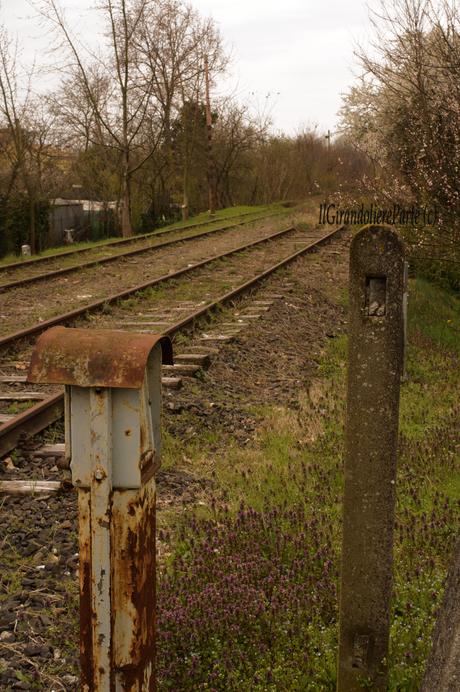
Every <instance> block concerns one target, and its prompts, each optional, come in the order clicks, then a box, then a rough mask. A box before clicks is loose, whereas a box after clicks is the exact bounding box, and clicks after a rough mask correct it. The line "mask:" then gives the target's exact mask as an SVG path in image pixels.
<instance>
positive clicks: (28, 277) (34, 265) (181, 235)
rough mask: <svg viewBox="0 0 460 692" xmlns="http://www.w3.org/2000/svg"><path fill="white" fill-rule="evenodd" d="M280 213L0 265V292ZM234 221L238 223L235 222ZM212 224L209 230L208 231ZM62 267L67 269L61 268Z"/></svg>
mask: <svg viewBox="0 0 460 692" xmlns="http://www.w3.org/2000/svg"><path fill="white" fill-rule="evenodd" d="M281 213H286V212H285V211H284V212H279V211H278V212H276V213H273V212H272V213H269V214H260V212H259V213H257V214H254V213H253V214H251V215H249V214H247V213H246V214H242V215H241V216H238V217H224V218H220V219H212V220H210V221H205V222H202V223H195V224H191V225H189V226H181V227H180V228H173V229H169V230H167V231H161V232H159V233H147V234H144V235H140V236H135V237H134V238H122V239H118V240H115V241H113V242H111V243H104V244H102V245H101V244H99V245H95V246H94V247H88V248H80V249H78V250H73V251H72V250H70V251H66V252H62V253H59V254H56V255H48V256H45V257H38V258H34V259H31V260H27V261H25V262H16V263H13V264H9V265H5V266H3V267H2V266H1V265H0V277H1V278H0V292H4V291H8V290H11V289H13V288H18V287H20V286H25V285H27V284H30V283H35V282H37V281H46V280H50V279H53V278H56V277H62V276H66V275H68V274H71V273H72V272H76V271H79V270H82V269H88V268H90V267H94V266H97V265H100V264H106V263H109V262H116V261H117V260H119V259H123V258H127V257H133V256H135V255H139V254H142V253H144V252H149V251H151V250H159V249H161V248H164V247H170V246H171V245H175V244H176V243H182V242H186V241H190V240H194V239H196V238H201V237H204V236H209V235H212V234H214V233H219V232H220V233H222V232H224V231H229V230H231V229H234V228H239V227H241V226H245V225H248V224H251V223H255V222H257V221H264V220H267V219H270V218H273V217H275V216H279V215H280V214H281ZM248 216H250V218H247V217H248ZM242 217H243V218H242ZM236 218H238V219H239V220H235V219H236ZM228 222H230V223H228ZM211 224H212V228H209V226H210V225H211ZM203 226H204V227H206V230H205V231H200V230H198V231H197V230H196V229H201V228H203ZM172 234H174V235H175V237H174V238H172V239H168V240H163V237H164V236H165V235H168V237H169V236H170V235H172ZM146 241H147V242H146ZM126 244H130V245H136V247H135V248H134V249H130V250H126V251H123V249H121V251H119V248H120V245H122V246H124V245H126ZM80 253H86V254H88V253H90V254H91V258H90V259H88V260H86V261H84V262H75V263H73V264H72V262H73V261H74V260H78V259H79V257H80ZM43 263H46V265H47V267H48V270H47V271H43V270H42V265H43ZM63 264H65V265H66V266H62V265H63Z"/></svg>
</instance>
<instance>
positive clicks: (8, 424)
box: [0, 226, 342, 455]
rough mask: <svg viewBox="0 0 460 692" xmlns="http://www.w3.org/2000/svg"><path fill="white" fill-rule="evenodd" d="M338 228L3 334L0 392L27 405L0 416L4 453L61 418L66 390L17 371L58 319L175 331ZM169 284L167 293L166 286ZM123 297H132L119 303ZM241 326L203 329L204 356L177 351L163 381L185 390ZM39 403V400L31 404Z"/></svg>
mask: <svg viewBox="0 0 460 692" xmlns="http://www.w3.org/2000/svg"><path fill="white" fill-rule="evenodd" d="M340 230H342V227H340V228H337V229H334V230H333V231H332V232H329V233H327V234H321V231H320V230H319V229H311V230H308V231H297V230H296V228H295V227H293V226H290V227H288V228H285V229H282V230H281V231H276V232H275V233H271V234H270V235H268V236H265V237H264V238H261V239H258V240H256V241H252V242H250V243H245V244H244V245H240V246H238V247H236V248H233V249H231V250H228V251H226V252H223V253H220V254H217V255H214V256H211V257H208V258H207V259H204V260H200V261H199V262H196V263H194V264H192V266H188V267H184V268H182V269H180V270H177V271H175V272H172V273H169V274H166V275H163V276H160V277H156V278H155V279H153V280H149V281H147V282H144V283H143V284H139V285H137V286H134V287H131V288H129V289H127V290H124V291H121V292H118V293H117V294H113V295H111V296H109V297H108V298H105V299H103V300H99V301H95V302H93V303H91V304H89V305H85V306H83V307H81V308H78V309H76V310H72V311H69V312H66V313H62V314H60V315H57V316H54V317H53V318H52V319H50V320H47V321H44V322H40V323H37V324H34V325H31V326H30V327H27V328H26V329H22V330H19V331H17V332H15V333H12V334H10V335H8V336H6V337H3V338H2V339H0V347H4V348H5V347H8V351H7V356H6V358H5V359H4V360H3V362H2V363H0V372H1V373H2V374H1V376H0V382H2V384H3V385H7V387H8V390H9V391H6V392H2V393H1V394H0V404H1V403H2V402H3V403H4V404H5V403H8V402H12V403H13V404H14V405H16V406H18V407H20V408H21V409H22V407H23V406H24V407H27V408H25V410H21V411H19V412H18V413H16V414H15V415H14V414H8V413H6V414H5V413H3V414H0V423H1V424H0V455H5V454H6V453H8V452H9V451H11V450H12V449H14V448H15V447H16V446H17V445H18V443H19V444H21V443H22V442H21V441H22V440H24V438H26V437H29V436H31V435H34V434H36V433H37V432H40V431H41V430H43V429H44V428H45V427H47V426H48V425H49V424H50V423H52V422H54V421H56V420H57V419H58V418H59V417H60V416H61V415H62V410H63V393H62V390H56V389H55V388H54V389H49V388H48V390H47V389H46V388H40V387H39V388H38V391H34V392H30V391H28V390H27V389H24V387H25V386H26V383H25V380H26V376H25V375H24V374H19V375H18V367H19V368H20V370H19V372H22V371H21V368H22V370H25V369H27V362H28V358H29V355H30V347H31V340H33V338H34V336H35V335H36V334H38V333H40V332H41V331H43V330H44V329H47V328H49V327H50V326H53V325H56V324H68V323H74V322H75V321H77V320H83V321H84V323H83V324H80V325H79V326H84V325H86V326H90V325H95V326H97V327H98V328H112V329H113V328H122V329H131V330H134V331H144V332H148V331H152V332H163V333H164V334H167V335H170V336H174V335H176V334H178V333H179V332H183V331H184V330H187V329H190V328H192V327H193V326H195V325H196V324H197V322H198V321H199V320H201V319H203V318H205V317H206V316H209V315H210V314H211V313H212V312H215V311H216V310H218V309H219V308H220V307H221V306H223V305H225V304H227V303H230V302H231V301H233V300H235V299H236V298H238V297H239V296H241V295H242V294H244V293H247V292H249V291H251V290H252V289H253V288H254V287H255V286H257V285H258V284H260V283H261V282H263V280H264V279H266V278H267V277H268V276H269V275H270V274H272V273H273V272H275V271H277V270H278V269H280V268H282V267H284V266H286V265H288V264H289V263H290V262H292V261H294V260H295V259H296V258H297V257H300V256H301V255H302V254H304V253H306V252H309V251H313V250H315V249H316V248H317V247H318V246H319V245H321V244H323V243H326V242H328V241H329V240H331V239H332V238H333V237H334V236H335V235H336V234H337V233H338V232H339V231H340ZM166 285H168V291H167V293H166V292H165V291H164V288H165V286H166ZM162 291H163V295H162ZM122 299H129V300H128V301H126V300H125V301H124V302H122V303H119V301H120V300H122ZM133 301H134V303H133ZM107 305H113V306H114V307H113V309H112V310H111V311H110V314H109V315H107V314H106V312H104V311H101V308H103V307H104V306H105V307H106V306H107ZM263 309H266V308H264V306H258V307H257V308H256V312H257V310H263ZM133 312H135V315H136V317H135V319H133ZM255 317H257V314H256V313H255V312H254V311H252V312H251V311H249V313H248V314H247V315H246V316H244V317H242V318H241V320H239V322H241V323H244V321H245V320H251V319H254V318H255ZM239 328H241V324H239V323H237V324H235V325H234V326H233V328H232V325H231V324H230V325H228V324H225V323H224V324H223V331H222V333H217V334H214V335H209V334H206V333H204V334H203V335H202V336H201V337H200V341H201V346H200V349H199V352H198V353H197V352H196V349H195V352H193V353H182V354H179V356H178V357H177V358H176V364H175V365H174V366H169V367H167V368H166V369H165V373H164V375H165V376H164V378H163V384H164V386H165V387H167V388H178V387H180V386H181V383H182V378H183V377H189V376H191V375H194V374H195V373H196V372H197V371H198V370H199V369H200V367H202V365H203V364H204V363H205V362H206V360H207V359H209V355H210V353H212V350H213V347H215V346H216V344H219V343H220V342H222V341H226V340H228V339H230V338H232V335H234V333H236V331H237V330H238V329H239ZM235 330H236V331H235ZM11 347H14V348H15V349H16V352H15V355H14V360H12V357H11ZM34 401H36V402H38V403H33V402H34ZM30 404H32V405H30ZM0 410H1V409H0ZM7 410H8V409H7Z"/></svg>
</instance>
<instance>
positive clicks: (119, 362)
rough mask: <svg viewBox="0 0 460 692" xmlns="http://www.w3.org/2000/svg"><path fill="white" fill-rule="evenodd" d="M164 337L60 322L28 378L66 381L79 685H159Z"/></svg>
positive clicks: (103, 688)
mask: <svg viewBox="0 0 460 692" xmlns="http://www.w3.org/2000/svg"><path fill="white" fill-rule="evenodd" d="M162 362H166V363H172V347H171V342H170V341H169V339H168V338H165V337H162V336H156V335H145V334H133V333H129V332H121V331H95V330H94V331H92V330H86V329H66V328H64V327H55V328H53V329H50V330H49V331H47V332H45V334H43V335H42V336H41V337H40V339H39V340H38V342H37V345H36V347H35V351H34V354H33V356H32V361H31V367H30V372H29V381H30V382H36V383H52V384H65V386H66V387H65V389H66V454H67V456H68V457H69V458H70V459H71V469H72V480H73V483H74V485H75V486H76V487H77V489H78V509H79V546H80V643H81V668H82V682H81V689H82V690H84V691H85V692H93V691H97V692H112V691H114V690H115V691H118V690H124V691H126V690H128V691H129V692H141V691H142V692H144V691H147V690H148V691H152V690H155V668H154V660H155V478H154V474H155V471H156V470H157V468H158V465H159V461H160V454H161V434H160V411H161V363H162Z"/></svg>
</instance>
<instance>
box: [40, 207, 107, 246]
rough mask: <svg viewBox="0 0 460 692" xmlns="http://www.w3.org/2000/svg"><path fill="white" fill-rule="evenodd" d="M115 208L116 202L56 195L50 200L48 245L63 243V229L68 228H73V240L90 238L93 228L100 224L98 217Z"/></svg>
mask: <svg viewBox="0 0 460 692" xmlns="http://www.w3.org/2000/svg"><path fill="white" fill-rule="evenodd" d="M116 208H117V203H116V202H100V201H99V200H93V199H64V198H63V197H56V199H53V200H51V211H50V219H49V241H48V242H49V245H61V244H62V243H64V242H65V231H66V230H69V229H73V230H74V234H73V235H74V239H75V240H86V239H87V238H92V237H93V235H94V234H93V233H92V231H93V230H94V228H97V229H98V228H99V227H100V225H101V223H100V217H101V216H102V215H104V214H105V215H106V214H107V212H108V211H109V210H110V211H113V212H115V211H116ZM96 235H97V236H98V235H99V233H96Z"/></svg>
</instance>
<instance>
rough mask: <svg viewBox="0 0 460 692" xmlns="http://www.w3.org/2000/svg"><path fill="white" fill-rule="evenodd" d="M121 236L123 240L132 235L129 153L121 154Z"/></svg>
mask: <svg viewBox="0 0 460 692" xmlns="http://www.w3.org/2000/svg"><path fill="white" fill-rule="evenodd" d="M120 217H121V218H120V221H121V234H122V236H123V238H129V237H130V236H132V235H133V227H132V225H131V185H130V175H129V153H128V152H127V151H125V152H123V164H122V172H121V210H120Z"/></svg>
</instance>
